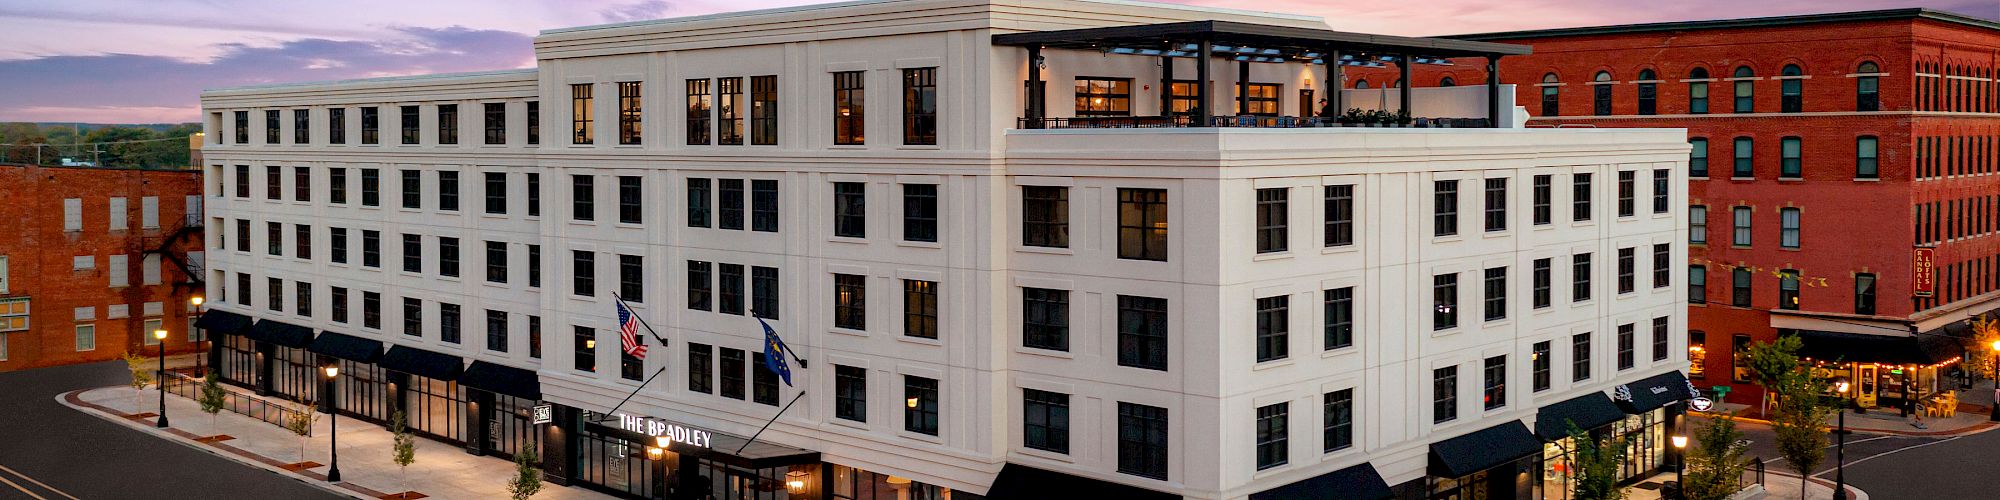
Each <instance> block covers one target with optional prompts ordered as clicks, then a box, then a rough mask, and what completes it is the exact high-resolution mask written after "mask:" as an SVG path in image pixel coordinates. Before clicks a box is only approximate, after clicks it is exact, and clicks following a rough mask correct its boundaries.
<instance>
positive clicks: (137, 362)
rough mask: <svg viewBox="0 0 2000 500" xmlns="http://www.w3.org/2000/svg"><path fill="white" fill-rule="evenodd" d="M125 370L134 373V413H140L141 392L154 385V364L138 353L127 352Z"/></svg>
mask: <svg viewBox="0 0 2000 500" xmlns="http://www.w3.org/2000/svg"><path fill="white" fill-rule="evenodd" d="M125 369H126V370H129V371H131V372H132V413H138V412H139V392H140V391H143V390H145V389H146V386H148V385H152V383H153V364H152V363H150V362H147V360H146V357H145V356H143V355H140V354H139V353H136V352H131V351H126V352H125Z"/></svg>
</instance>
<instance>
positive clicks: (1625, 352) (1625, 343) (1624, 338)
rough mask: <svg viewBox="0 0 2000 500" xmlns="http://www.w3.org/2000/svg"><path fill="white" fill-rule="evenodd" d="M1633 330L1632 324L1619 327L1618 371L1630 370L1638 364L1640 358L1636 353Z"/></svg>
mask: <svg viewBox="0 0 2000 500" xmlns="http://www.w3.org/2000/svg"><path fill="white" fill-rule="evenodd" d="M1632 329H1633V328H1632V324H1631V323H1626V324H1623V325H1618V369H1620V370H1629V369H1631V368H1632V366H1633V365H1635V364H1637V358H1638V356H1637V353H1636V352H1634V349H1636V347H1635V346H1633V344H1634V343H1635V342H1636V339H1634V338H1633V336H1634V334H1633V332H1632Z"/></svg>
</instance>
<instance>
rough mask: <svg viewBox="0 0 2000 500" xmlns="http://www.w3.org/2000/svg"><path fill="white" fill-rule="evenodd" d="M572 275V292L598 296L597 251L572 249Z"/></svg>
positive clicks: (582, 295) (586, 295) (580, 294)
mask: <svg viewBox="0 0 2000 500" xmlns="http://www.w3.org/2000/svg"><path fill="white" fill-rule="evenodd" d="M570 277H571V280H570V293H572V294H575V295H577V296H581V297H595V296H597V253H595V252H590V251H585V250H571V251H570Z"/></svg>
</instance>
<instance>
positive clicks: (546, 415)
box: [534, 404, 556, 425]
mask: <svg viewBox="0 0 2000 500" xmlns="http://www.w3.org/2000/svg"><path fill="white" fill-rule="evenodd" d="M534 417H535V420H534V422H535V425H541V424H546V423H550V422H554V421H556V406H555V405H551V404H539V405H535V414H534Z"/></svg>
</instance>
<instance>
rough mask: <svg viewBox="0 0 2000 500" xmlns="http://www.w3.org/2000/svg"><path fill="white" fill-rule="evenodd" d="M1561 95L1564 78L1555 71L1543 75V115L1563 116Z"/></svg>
mask: <svg viewBox="0 0 2000 500" xmlns="http://www.w3.org/2000/svg"><path fill="white" fill-rule="evenodd" d="M1561 97H1562V80H1561V79H1559V78H1556V74H1555V73H1549V74H1546V75H1542V116H1562V107H1561V106H1559V105H1558V103H1559V102H1560V101H1561Z"/></svg>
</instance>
